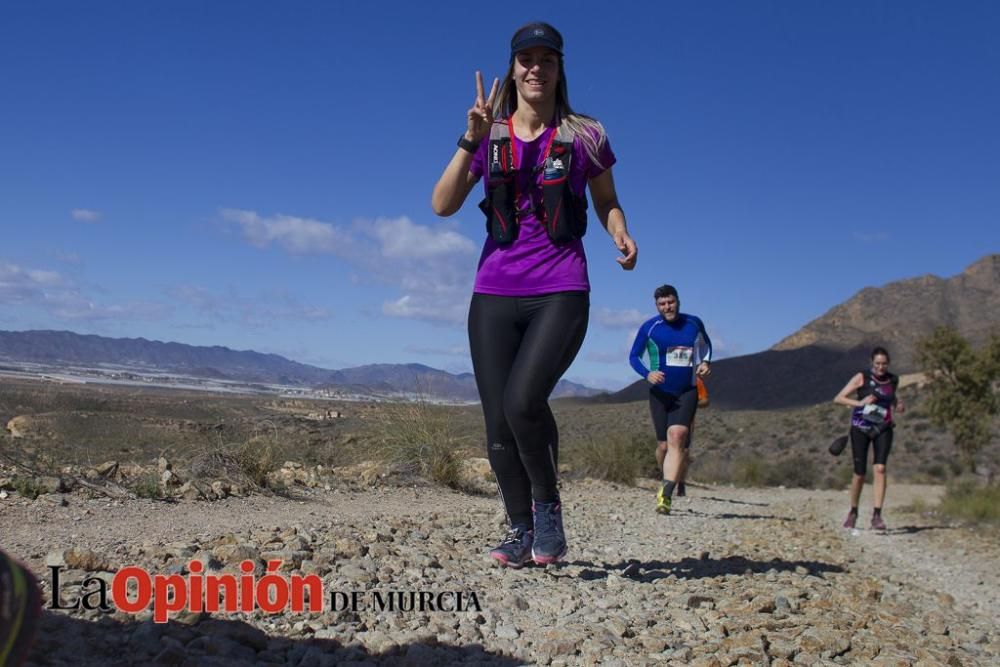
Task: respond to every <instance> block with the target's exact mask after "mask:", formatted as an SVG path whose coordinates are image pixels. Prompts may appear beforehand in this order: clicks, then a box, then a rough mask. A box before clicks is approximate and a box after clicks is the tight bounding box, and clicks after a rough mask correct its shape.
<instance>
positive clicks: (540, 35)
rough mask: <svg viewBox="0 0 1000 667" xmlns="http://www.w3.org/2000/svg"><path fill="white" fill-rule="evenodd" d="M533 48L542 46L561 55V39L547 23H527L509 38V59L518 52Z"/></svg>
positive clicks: (556, 31)
mask: <svg viewBox="0 0 1000 667" xmlns="http://www.w3.org/2000/svg"><path fill="white" fill-rule="evenodd" d="M533 46H544V47H545V48H547V49H552V50H553V51H555V52H556V53H558V54H559V55H562V52H563V38H562V35H560V34H559V31H558V30H556V29H555V28H553V27H552V26H551V25H549V24H548V23H541V22H539V23H529V24H528V25H526V26H523V27H521V28H518V30H517V32H515V33H514V36H513V37H511V38H510V59H511V60H513V59H514V54H516V53H517V52H518V51H524V50H525V49H530V48H531V47H533Z"/></svg>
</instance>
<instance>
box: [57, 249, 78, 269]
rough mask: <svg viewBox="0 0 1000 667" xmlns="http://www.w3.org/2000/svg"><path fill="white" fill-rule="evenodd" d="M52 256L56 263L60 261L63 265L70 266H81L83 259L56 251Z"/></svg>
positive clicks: (72, 254)
mask: <svg viewBox="0 0 1000 667" xmlns="http://www.w3.org/2000/svg"><path fill="white" fill-rule="evenodd" d="M54 256H55V259H56V260H57V261H60V262H62V263H63V264H72V265H73V266H80V265H82V264H83V258H82V257H80V255H79V254H77V253H75V252H64V251H62V250H57V251H56V252H55V254H54Z"/></svg>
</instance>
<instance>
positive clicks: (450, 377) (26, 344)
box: [0, 331, 600, 401]
mask: <svg viewBox="0 0 1000 667" xmlns="http://www.w3.org/2000/svg"><path fill="white" fill-rule="evenodd" d="M0 359H6V360H9V361H20V362H31V363H37V364H48V365H56V366H58V365H75V366H90V367H92V366H97V365H113V366H121V367H125V368H131V369H136V370H147V371H158V372H166V373H176V374H181V375H187V376H192V377H199V378H206V379H212V380H233V381H240V382H251V383H266V384H281V385H291V386H297V387H311V388H317V389H340V390H342V391H346V392H351V393H361V394H364V393H374V394H383V395H384V394H401V393H409V394H420V395H422V396H427V397H429V398H435V399H446V400H460V401H475V400H478V399H479V394H478V392H477V390H476V382H475V378H474V377H473V375H472V374H471V373H461V374H457V375H456V374H453V373H448V372H446V371H442V370H438V369H436V368H431V367H429V366H424V365H422V364H371V365H367V366H358V367H356V368H345V369H342V370H331V369H326V368H319V367H317V366H310V365H308V364H300V363H298V362H295V361H291V360H289V359H286V358H284V357H282V356H279V355H277V354H262V353H260V352H254V351H252V350H243V351H238V350H231V349H229V348H227V347H220V346H212V347H202V346H195V345H184V344H182V343H163V342H160V341H152V340H146V339H145V338H105V337H103V336H94V335H82V334H77V333H72V332H70V331H0ZM597 393H600V390H597V389H592V388H590V387H585V386H583V385H580V384H576V383H574V382H569V381H568V380H561V381H560V382H559V384H558V385H556V389H555V391H554V392H553V396H554V397H557V398H558V397H571V396H572V397H581V396H592V395H594V394H597Z"/></svg>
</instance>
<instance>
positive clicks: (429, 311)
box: [221, 209, 478, 325]
mask: <svg viewBox="0 0 1000 667" xmlns="http://www.w3.org/2000/svg"><path fill="white" fill-rule="evenodd" d="M221 215H222V217H223V219H224V220H226V221H228V222H231V223H234V224H236V225H238V226H239V227H240V229H241V231H242V232H243V237H244V239H246V241H247V242H249V243H251V244H253V245H255V246H257V247H261V248H264V247H268V246H271V245H276V246H278V247H280V248H282V249H283V250H285V251H286V252H288V253H290V254H304V253H307V252H308V253H320V254H329V255H333V256H335V257H338V258H340V259H341V260H343V261H344V262H346V263H347V264H348V265H350V266H351V267H352V268H353V269H354V273H353V275H352V280H356V281H357V282H358V283H366V282H369V283H377V284H382V285H390V286H393V287H395V288H396V289H397V290H398V291H399V295H398V296H397V297H396V298H394V299H391V300H388V301H386V302H384V303H383V304H382V307H381V313H382V314H383V315H386V316H389V317H397V318H405V319H416V320H423V321H426V322H432V323H436V324H447V325H460V324H462V323H464V322H465V317H466V313H467V312H468V304H469V299H470V297H471V292H472V289H471V288H472V281H473V277H474V273H475V255H476V253H477V252H478V248H477V245H476V243H474V242H473V241H472V240H471V239H469V238H468V237H466V236H463V235H462V234H461V233H459V232H458V231H457V227H456V225H455V224H454V223H439V224H436V225H419V224H416V223H414V222H413V221H412V220H410V219H409V218H407V217H405V216H404V217H400V218H376V219H374V220H355V221H354V222H353V223H352V224H351V225H350V226H338V225H334V224H332V223H328V222H322V221H318V220H311V219H307V218H297V217H292V216H286V215H277V216H273V217H264V216H261V215H259V214H257V213H256V212H254V211H247V210H242V209H224V210H222V211H221ZM354 276H356V278H355V277H354Z"/></svg>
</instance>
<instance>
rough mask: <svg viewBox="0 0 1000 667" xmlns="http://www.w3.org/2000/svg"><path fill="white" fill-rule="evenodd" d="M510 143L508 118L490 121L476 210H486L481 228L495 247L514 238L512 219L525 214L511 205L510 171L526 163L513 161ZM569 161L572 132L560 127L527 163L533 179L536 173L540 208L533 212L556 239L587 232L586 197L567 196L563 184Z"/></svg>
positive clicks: (566, 184)
mask: <svg viewBox="0 0 1000 667" xmlns="http://www.w3.org/2000/svg"><path fill="white" fill-rule="evenodd" d="M515 141H516V138H513V139H512V137H511V134H510V125H509V124H508V121H497V122H495V123H493V127H491V128H490V143H489V146H488V150H487V153H486V160H487V165H486V177H487V181H486V190H487V196H486V198H485V199H484V200H483V201H482V202H481V203H480V204H479V208H480V209H481V210H482V211H483V213H484V214H486V232H487V233H488V234H489V235H490V236H491V237H492V238H493V240H494V241H496V242H497V243H498V244H500V245H506V244H508V243H511V242H513V241H514V239H515V238H516V236H517V229H518V218H519V217H520V216H521V215H524V214H526V213H530V212H531V211H519V210H518V209H517V201H518V194H519V193H518V191H517V180H516V178H515V172H516V171H517V170H518V169H519V168H520V169H525V168H527V166H526V165H518V164H517V155H516V152H515V150H514V143H515ZM572 159H573V134H572V132H570V131H569V130H568V129H567V128H565V127H564V126H563V125H560V126H559V128H558V129H557V130H556V132H555V134H554V135H550V137H549V143H548V145H547V147H546V150H545V156H544V158H543V161H542V164H540V165H533V166H532V167H531V171H532V176H533V177H536V178H537V176H536V175H537V173H538V172H539V171H541V173H542V178H541V183H540V185H541V188H542V206H540V207H539V208H538V210H536V211H534V213H535V215H536V217H537V218H538V219H539V221H540V222H542V224H543V225H544V226H545V230H546V232H548V235H549V238H551V239H552V240H553V241H554V242H556V243H565V242H568V241H571V240H573V239H578V238H581V237H582V236H583V235H584V234H585V233H586V232H587V198H586V196H585V195H584V196H577V195H575V194H573V192H572V190H571V189H570V187H569V173H570V166H571V164H572Z"/></svg>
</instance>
